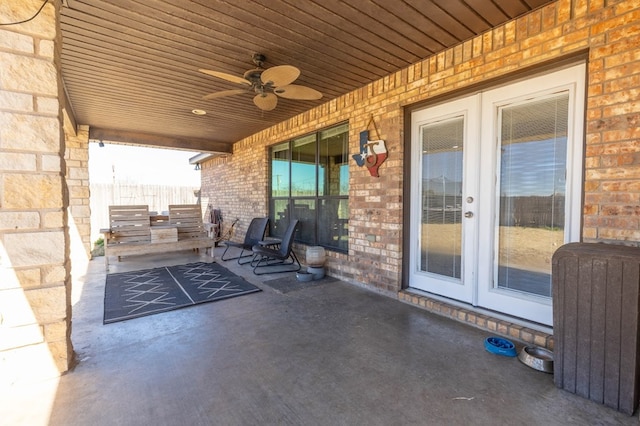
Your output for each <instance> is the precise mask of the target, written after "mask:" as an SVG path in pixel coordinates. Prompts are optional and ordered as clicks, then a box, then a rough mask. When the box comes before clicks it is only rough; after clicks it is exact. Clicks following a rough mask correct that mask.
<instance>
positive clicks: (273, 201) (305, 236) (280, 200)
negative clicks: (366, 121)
mask: <svg viewBox="0 0 640 426" xmlns="http://www.w3.org/2000/svg"><path fill="white" fill-rule="evenodd" d="M343 126H344V127H345V130H344V132H338V133H337V134H345V135H346V141H345V146H343V152H342V153H341V154H340V155H341V156H342V159H343V160H344V161H343V162H342V163H341V164H343V165H345V166H346V167H347V176H346V182H343V180H342V179H341V180H340V181H339V183H340V185H341V186H340V188H343V186H342V185H344V184H346V186H347V188H346V191H344V190H340V189H339V190H338V191H337V193H336V194H331V191H330V188H329V187H327V183H326V182H320V179H321V173H320V169H321V167H326V162H324V161H323V160H324V159H322V158H321V156H320V154H321V152H320V151H321V142H322V140H323V139H322V138H323V134H326V133H327V132H330V131H331V130H332V129H339V128H340V127H343ZM311 136H315V138H314V139H315V140H314V142H313V143H314V156H315V161H314V163H313V164H314V168H315V170H314V179H315V189H314V193H313V194H309V193H307V192H304V193H301V194H299V195H292V194H293V193H294V192H295V191H294V188H293V186H294V184H293V182H294V179H295V176H293V167H292V164H293V163H294V162H295V160H294V158H293V153H294V147H295V146H296V145H295V144H296V142H299V141H303V140H305V139H309V138H310V137H311ZM285 145H286V146H287V149H286V152H287V154H286V159H280V161H287V162H288V165H287V166H286V167H287V173H288V176H287V179H284V180H285V181H286V182H287V183H288V188H287V189H286V191H287V192H288V194H287V195H285V196H283V195H277V196H274V187H273V185H274V163H275V162H274V153H275V152H277V151H274V149H275V148H283V147H284V146H285ZM282 151H284V150H283V149H280V151H278V152H282ZM348 151H349V123H348V122H342V123H337V124H335V125H332V126H329V127H326V128H323V129H321V130H318V131H316V132H312V133H307V134H304V135H300V136H297V137H295V138H291V139H289V140H286V141H281V142H278V143H276V144H273V145H271V146H269V147H268V165H269V167H268V169H269V170H268V173H269V174H268V178H269V182H268V207H269V209H268V214H269V219H270V220H269V233H270V235H273V236H276V237H277V236H280V234H281V233H282V232H283V231H284V229H286V226H287V225H288V223H289V221H290V220H291V218H292V217H293V218H296V219H299V220H300V226H299V228H298V231H297V232H296V235H295V239H294V240H295V241H296V242H298V243H301V244H305V245H308V246H321V247H324V248H325V249H327V250H331V251H335V252H339V253H348V251H349V238H348V235H349V232H348V225H349V218H348V216H349V213H348V211H349V207H348V205H349V174H350V173H349V172H350V170H349V162H348V160H349V158H350V156H349V152H348ZM325 173H328V172H327V171H325ZM338 173H339V175H340V177H342V176H343V173H342V172H341V171H339V172H338ZM278 176H281V175H278ZM278 179H280V178H278ZM320 189H323V193H320ZM278 191H279V192H280V193H282V192H283V189H279V190H278ZM345 201H346V204H347V208H346V210H347V214H346V216H347V217H346V219H343V218H339V217H336V218H335V221H336V223H335V224H331V226H332V227H333V225H336V226H337V228H336V229H335V235H332V238H334V237H336V236H337V241H338V243H337V244H330V242H327V241H326V238H325V241H322V242H321V239H322V237H326V235H322V233H321V229H320V226H319V224H322V223H323V222H326V220H322V218H321V212H322V208H323V207H324V206H326V205H328V204H329V205H330V204H333V205H335V206H338V207H337V210H338V212H337V215H338V216H339V210H341V208H340V206H343V205H344V203H345ZM296 202H299V203H298V204H296ZM305 204H306V205H313V209H312V210H313V213H311V214H310V215H309V216H307V217H306V218H305V217H301V216H304V213H299V214H298V215H296V214H295V212H296V211H304V208H301V206H302V205H305ZM296 209H297V210H296ZM283 211H284V213H283ZM287 211H289V212H292V213H290V214H289V215H287V214H286V212H287ZM308 211H311V208H310V209H308ZM276 215H279V216H280V218H279V219H278V220H276ZM281 221H282V223H281ZM309 222H312V223H313V224H314V225H313V229H311V230H309V229H304V228H303V227H304V226H305V224H307V226H308V223H309ZM341 241H342V244H341V243H340V242H341Z"/></svg>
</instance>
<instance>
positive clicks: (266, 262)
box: [253, 250, 302, 275]
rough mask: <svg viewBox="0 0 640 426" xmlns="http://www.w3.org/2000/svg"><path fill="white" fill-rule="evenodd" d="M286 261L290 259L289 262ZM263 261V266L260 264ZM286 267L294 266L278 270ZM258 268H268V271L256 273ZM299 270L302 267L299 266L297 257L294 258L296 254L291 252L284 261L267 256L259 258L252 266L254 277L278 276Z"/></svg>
mask: <svg viewBox="0 0 640 426" xmlns="http://www.w3.org/2000/svg"><path fill="white" fill-rule="evenodd" d="M257 256H259V255H257ZM288 259H291V261H289V262H286V261H287V260H288ZM263 261H264V264H262V262H263ZM271 261H276V262H273V263H271ZM288 265H295V266H294V267H293V268H287V269H284V270H282V269H279V268H278V267H280V266H288ZM269 267H272V268H269ZM260 268H269V270H266V271H264V272H258V269H260ZM276 268H278V269H276ZM301 268H302V265H300V261H299V260H298V256H296V254H295V253H294V252H293V250H292V251H291V254H289V256H288V257H286V258H285V259H277V258H273V257H268V256H260V258H259V259H258V260H257V262H256V263H255V265H254V266H253V273H254V274H255V275H264V274H279V273H284V272H297V271H299V270H300V269H301Z"/></svg>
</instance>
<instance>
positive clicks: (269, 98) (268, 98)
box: [253, 93, 278, 111]
mask: <svg viewBox="0 0 640 426" xmlns="http://www.w3.org/2000/svg"><path fill="white" fill-rule="evenodd" d="M253 103H254V104H256V106H257V107H258V108H260V109H261V110H263V111H271V110H272V109H274V108H275V107H276V105H278V97H277V96H276V95H274V94H273V93H265V94H264V95H262V94H257V95H256V96H255V97H254V98H253Z"/></svg>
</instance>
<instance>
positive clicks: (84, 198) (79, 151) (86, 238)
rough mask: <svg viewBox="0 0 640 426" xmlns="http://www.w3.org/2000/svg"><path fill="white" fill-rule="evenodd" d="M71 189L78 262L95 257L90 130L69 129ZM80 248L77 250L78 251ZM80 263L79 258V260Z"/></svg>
mask: <svg viewBox="0 0 640 426" xmlns="http://www.w3.org/2000/svg"><path fill="white" fill-rule="evenodd" d="M64 159H65V163H66V167H67V169H66V176H67V186H68V188H69V227H70V233H71V238H72V240H76V244H74V245H73V246H72V247H73V248H72V250H75V252H77V256H78V258H82V257H84V258H85V259H88V258H89V256H90V255H91V243H92V242H91V209H90V207H89V194H90V192H89V128H88V127H87V126H80V128H79V129H77V130H75V131H71V130H69V129H68V128H67V126H65V151H64ZM76 247H77V248H76ZM76 259H77V258H76Z"/></svg>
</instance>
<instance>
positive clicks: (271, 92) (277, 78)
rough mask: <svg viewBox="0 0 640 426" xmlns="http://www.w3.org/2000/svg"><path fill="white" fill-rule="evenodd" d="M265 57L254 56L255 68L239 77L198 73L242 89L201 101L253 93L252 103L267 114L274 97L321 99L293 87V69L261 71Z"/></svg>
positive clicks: (295, 70) (310, 91)
mask: <svg viewBox="0 0 640 426" xmlns="http://www.w3.org/2000/svg"><path fill="white" fill-rule="evenodd" d="M265 59H266V58H265V56H264V55H262V54H260V53H254V55H253V63H254V64H255V66H256V68H254V69H251V70H248V71H246V72H245V73H244V75H243V76H242V77H240V76H236V75H233V74H227V73H225V72H220V71H212V70H205V69H200V70H199V71H200V72H203V73H205V74H208V75H211V76H214V77H218V78H221V79H223V80H227V81H230V82H232V83H238V84H241V85H243V86H245V87H244V88H242V89H231V90H223V91H221V92H214V93H211V94H209V95H206V96H204V97H203V99H205V100H209V99H216V98H222V97H225V96H233V95H239V94H242V93H246V92H247V91H251V92H254V93H256V95H255V96H254V98H253V103H254V104H255V105H256V106H257V107H258V108H260V109H261V110H263V111H271V110H272V109H274V108H275V107H276V105H278V96H280V97H281V98H286V99H298V100H315V99H320V98H322V93H320V92H318V91H317V90H315V89H312V88H310V87H307V86H300V85H297V84H291V83H293V82H294V81H295V80H296V79H297V78H298V76H299V75H300V70H299V69H298V68H296V67H294V66H293V65H278V66H275V67H271V68H268V69H265V68H263V67H262V64H263V63H264V61H265Z"/></svg>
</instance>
